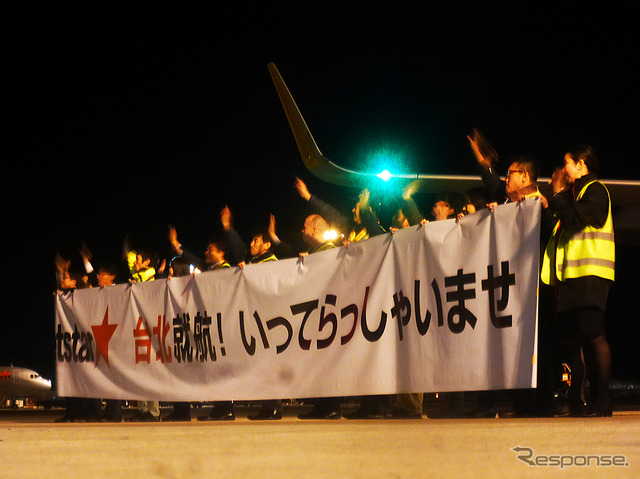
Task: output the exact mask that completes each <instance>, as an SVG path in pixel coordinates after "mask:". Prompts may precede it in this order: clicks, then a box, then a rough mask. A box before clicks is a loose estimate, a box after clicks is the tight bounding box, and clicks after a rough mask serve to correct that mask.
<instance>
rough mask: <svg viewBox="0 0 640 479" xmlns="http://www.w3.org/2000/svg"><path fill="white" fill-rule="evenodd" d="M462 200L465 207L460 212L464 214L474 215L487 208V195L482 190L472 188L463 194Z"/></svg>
mask: <svg viewBox="0 0 640 479" xmlns="http://www.w3.org/2000/svg"><path fill="white" fill-rule="evenodd" d="M464 198H465V205H464V206H463V208H462V212H463V213H465V214H472V213H475V212H477V211H480V210H481V209H483V208H486V206H487V194H486V192H485V190H484V188H472V189H470V190H469V191H467V192H466V193H465V195H464Z"/></svg>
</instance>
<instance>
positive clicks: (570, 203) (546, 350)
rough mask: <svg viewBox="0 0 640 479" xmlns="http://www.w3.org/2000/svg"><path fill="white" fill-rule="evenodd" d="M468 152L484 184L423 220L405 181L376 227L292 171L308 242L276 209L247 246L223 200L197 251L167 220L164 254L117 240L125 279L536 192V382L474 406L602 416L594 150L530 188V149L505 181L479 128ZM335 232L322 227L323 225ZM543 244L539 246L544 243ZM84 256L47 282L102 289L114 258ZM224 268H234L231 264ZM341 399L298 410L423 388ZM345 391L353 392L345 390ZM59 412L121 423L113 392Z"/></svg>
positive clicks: (449, 198) (176, 413)
mask: <svg viewBox="0 0 640 479" xmlns="http://www.w3.org/2000/svg"><path fill="white" fill-rule="evenodd" d="M468 139H469V144H470V147H471V151H472V153H473V156H474V157H475V159H476V161H477V165H478V167H479V170H480V175H481V177H482V180H483V183H484V187H483V188H476V189H473V190H470V191H467V192H464V194H462V193H460V192H451V193H449V194H446V195H442V196H441V197H440V198H438V199H437V201H436V202H435V203H434V204H433V205H432V207H431V211H430V218H428V217H427V216H426V215H423V214H422V212H421V210H420V208H419V207H418V205H417V204H416V202H415V201H414V199H413V194H414V185H413V184H411V185H409V186H408V187H407V188H405V190H404V191H403V192H402V196H401V200H400V202H401V203H400V205H399V207H398V208H397V210H396V211H395V214H394V215H393V218H392V220H391V222H390V224H388V225H385V226H383V225H381V222H380V220H379V218H378V215H377V212H376V209H375V208H374V207H373V206H372V204H371V203H372V202H371V198H370V193H369V191H368V190H364V191H362V192H361V193H360V195H359V198H358V201H357V203H356V204H355V205H354V207H353V209H352V212H351V213H352V214H351V215H346V214H343V213H342V212H340V211H339V210H338V209H336V208H335V207H334V206H333V205H331V204H330V203H329V202H326V201H324V200H323V199H321V198H319V197H318V196H317V195H315V194H312V193H311V192H310V191H309V189H308V187H307V185H306V184H305V183H304V181H302V180H301V179H299V178H296V179H295V189H296V191H297V193H298V194H299V196H300V197H301V198H302V200H303V201H305V202H307V203H308V206H309V208H310V210H311V211H312V214H310V215H309V216H307V217H306V218H305V220H304V222H303V224H302V237H303V240H304V242H305V244H306V245H307V250H306V251H304V252H303V253H300V252H297V251H295V250H294V248H293V247H292V246H291V245H290V244H288V243H287V242H286V241H285V240H283V239H281V238H280V237H278V235H277V233H276V223H275V218H274V217H273V216H271V218H270V222H269V225H268V226H267V227H266V228H264V229H258V230H256V231H255V232H254V233H253V234H252V238H251V241H250V243H249V244H248V247H247V243H246V242H244V241H243V240H242V238H241V237H240V235H239V234H238V232H237V231H236V230H235V228H234V226H233V221H232V213H231V211H230V209H229V208H228V207H225V208H223V209H222V211H221V213H220V221H221V230H222V234H221V237H220V238H214V239H211V240H210V241H209V244H208V246H207V249H206V251H205V253H204V258H200V257H199V256H198V255H196V254H194V253H193V252H191V251H189V250H188V248H186V247H184V246H183V245H182V244H181V243H180V242H179V240H178V232H177V231H176V229H175V228H173V227H169V235H168V241H169V243H170V245H171V249H172V258H170V259H166V260H163V261H158V260H157V259H156V258H155V257H154V255H153V254H151V253H149V252H147V251H144V250H137V249H134V248H133V247H132V246H131V245H130V244H129V243H128V242H127V241H125V245H124V259H125V261H126V265H127V268H128V276H129V277H128V281H131V282H143V281H151V280H154V279H159V278H170V277H172V276H184V275H189V274H193V268H195V269H197V270H199V271H213V270H218V269H221V268H231V267H240V268H242V267H244V266H245V265H246V264H257V263H263V262H269V261H276V260H278V259H279V258H280V259H281V258H288V257H294V256H296V255H298V254H302V255H304V254H313V253H315V252H317V251H322V250H326V249H329V248H334V247H340V246H342V245H343V244H347V243H350V242H356V241H364V240H366V239H367V238H370V237H373V236H376V235H380V234H386V233H393V232H394V231H396V230H397V229H400V228H406V227H410V226H413V225H417V224H421V223H424V222H426V221H429V220H434V221H437V220H444V219H451V218H456V219H460V218H461V217H462V216H464V215H467V214H473V213H475V212H477V211H478V210H480V209H483V208H493V207H494V206H495V205H496V204H499V203H505V202H518V201H523V200H527V199H530V198H536V199H538V200H539V201H541V203H542V206H543V211H544V213H543V214H544V217H545V218H544V222H546V223H547V224H548V225H549V228H548V229H545V228H543V229H542V231H543V233H542V235H543V238H541V241H543V242H547V241H548V243H547V246H546V248H545V250H544V255H543V258H542V275H541V281H542V283H543V287H542V288H541V289H540V303H541V304H540V317H539V351H538V388H537V389H535V390H519V391H510V392H509V394H510V395H511V401H510V404H511V405H512V407H511V408H509V409H508V410H504V411H498V410H497V409H496V393H495V392H493V391H484V392H478V393H477V404H476V409H475V411H474V413H473V414H474V415H475V416H477V417H495V416H496V415H497V414H498V415H500V416H513V415H516V416H546V417H548V416H554V415H572V416H610V415H611V413H612V406H611V398H610V396H609V381H610V375H611V351H610V348H609V345H608V342H607V339H606V336H605V311H606V303H607V296H608V291H609V288H610V285H611V282H612V281H613V280H614V269H615V258H614V255H615V249H614V238H613V226H612V214H611V201H610V197H609V194H608V191H607V189H606V187H605V186H604V185H603V184H602V183H601V182H599V181H598V178H597V171H598V157H597V154H596V152H595V150H594V149H593V148H592V147H590V146H587V145H579V146H576V147H574V148H572V149H570V150H569V151H568V152H567V153H566V155H565V157H564V163H563V164H562V166H559V167H558V168H557V169H556V170H555V171H554V172H553V175H552V177H551V181H550V183H549V185H548V189H547V190H545V191H544V192H542V191H540V189H539V188H538V174H539V165H538V162H537V161H536V160H535V159H534V158H532V157H529V156H520V157H516V158H515V159H514V160H513V161H512V162H511V163H510V165H509V168H508V170H507V172H506V176H505V178H504V179H503V178H502V177H501V176H500V175H499V174H498V173H497V172H496V170H495V168H496V165H497V160H498V155H497V153H496V152H495V150H494V149H493V148H492V147H491V145H490V144H489V143H488V142H487V141H486V139H485V138H484V137H483V135H482V134H481V133H480V132H479V131H477V130H474V131H473V132H472V134H471V135H470V136H469V137H468ZM335 231H338V232H343V233H344V234H343V235H335V234H333V235H331V234H330V233H331V232H335ZM543 244H544V243H543ZM80 252H81V256H82V259H83V263H84V271H83V272H82V274H79V275H74V274H72V273H71V267H70V266H71V265H70V262H69V260H67V259H65V258H63V257H61V256H60V255H58V256H57V258H56V267H57V285H58V289H60V290H69V289H75V288H81V287H106V286H108V285H111V284H114V282H115V280H116V270H117V267H115V266H114V265H107V264H105V265H99V267H98V269H97V270H96V269H94V267H93V265H92V264H91V258H92V256H91V252H90V251H89V249H88V248H86V247H82V248H81V250H80ZM232 265H233V266H232ZM564 355H566V358H568V359H567V362H569V364H570V366H571V386H570V389H569V392H568V396H567V401H566V403H565V404H559V403H558V401H557V400H556V397H555V392H556V390H557V386H558V383H559V376H560V375H559V373H558V371H559V368H560V367H561V365H562V361H563V358H564V357H565V356H564ZM587 378H588V379H589V383H590V385H591V387H590V393H591V394H590V395H589V396H588V397H587V396H586V394H585V381H586V379H587ZM442 397H443V398H444V402H445V403H446V405H447V407H446V408H445V409H444V410H443V411H441V412H440V415H441V416H446V417H459V416H460V415H461V404H462V400H463V398H464V393H445V394H443V396H442ZM343 399H344V398H332V397H331V398H317V399H316V400H314V404H313V407H312V409H311V410H310V411H308V412H306V413H304V414H301V415H299V416H298V417H299V418H300V419H338V418H341V417H343V416H346V417H349V418H355V419H365V418H380V417H387V418H393V417H395V418H421V417H422V416H423V402H424V396H423V394H422V393H418V392H416V393H414V394H399V395H384V396H367V397H362V398H359V408H358V409H357V410H356V411H355V412H353V413H351V414H348V415H347V414H345V415H343V414H342V411H341V402H342V400H343ZM351 399H353V398H351ZM67 406H68V407H67V413H66V415H65V416H64V417H63V418H62V419H61V420H62V421H74V420H78V419H85V420H96V419H98V418H102V419H103V420H109V421H120V420H122V407H121V402H120V401H115V400H108V401H107V402H106V407H105V409H104V411H101V407H100V406H101V401H100V400H97V399H85V398H68V401H67ZM234 418H235V414H234V403H233V402H232V401H224V402H216V403H214V404H213V407H212V408H211V410H210V412H209V414H208V415H206V416H202V417H199V418H198V419H199V420H210V421H215V420H220V421H222V420H233V419H234ZM249 418H250V419H256V420H273V419H280V418H282V403H281V400H270V401H263V402H262V403H261V407H260V410H259V411H258V413H257V414H255V415H253V416H249ZM132 420H135V421H157V420H160V407H159V403H158V402H157V401H138V402H137V410H136V414H135V415H134V417H133V418H132ZM163 420H191V408H190V403H175V404H174V405H173V412H172V413H171V414H170V415H169V416H167V417H166V418H164V419H163Z"/></svg>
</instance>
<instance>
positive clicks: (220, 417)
mask: <svg viewBox="0 0 640 479" xmlns="http://www.w3.org/2000/svg"><path fill="white" fill-rule="evenodd" d="M213 412H214V411H213V409H212V410H211V413H209V415H208V416H200V417H199V418H198V421H235V419H236V416H235V414H233V411H220V412H217V413H215V414H212V413H213Z"/></svg>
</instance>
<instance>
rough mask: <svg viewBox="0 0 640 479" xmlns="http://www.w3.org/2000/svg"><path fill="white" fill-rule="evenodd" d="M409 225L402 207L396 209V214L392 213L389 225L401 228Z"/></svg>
mask: <svg viewBox="0 0 640 479" xmlns="http://www.w3.org/2000/svg"><path fill="white" fill-rule="evenodd" d="M409 226H411V225H410V224H409V220H408V219H407V217H406V216H405V215H404V213H403V211H402V209H398V211H396V214H395V215H393V217H392V218H391V227H392V228H397V229H402V228H408V227H409Z"/></svg>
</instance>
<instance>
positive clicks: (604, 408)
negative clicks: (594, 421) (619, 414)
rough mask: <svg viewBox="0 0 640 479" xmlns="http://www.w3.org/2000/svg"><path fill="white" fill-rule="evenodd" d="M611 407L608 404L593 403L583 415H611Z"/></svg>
mask: <svg viewBox="0 0 640 479" xmlns="http://www.w3.org/2000/svg"><path fill="white" fill-rule="evenodd" d="M611 416H613V407H612V405H611V403H609V404H594V405H593V406H591V407H590V408H589V409H588V410H587V411H586V412H585V413H584V415H583V417H611Z"/></svg>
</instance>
